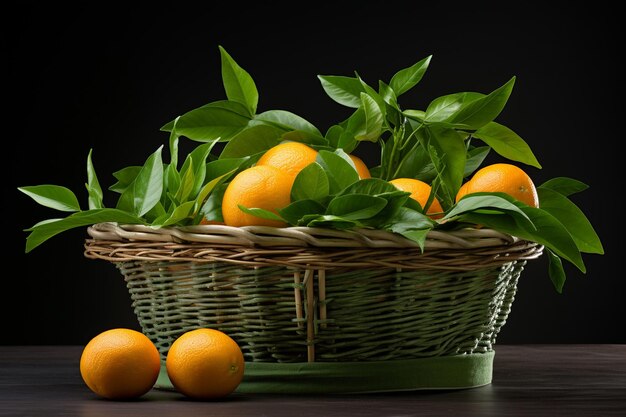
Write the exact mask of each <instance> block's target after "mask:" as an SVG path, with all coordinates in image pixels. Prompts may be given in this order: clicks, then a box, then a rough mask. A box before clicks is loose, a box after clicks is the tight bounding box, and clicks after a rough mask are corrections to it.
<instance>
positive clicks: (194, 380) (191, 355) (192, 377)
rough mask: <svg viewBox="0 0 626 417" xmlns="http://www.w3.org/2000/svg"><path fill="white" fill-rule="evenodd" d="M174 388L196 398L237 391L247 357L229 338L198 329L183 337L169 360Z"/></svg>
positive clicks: (217, 395)
mask: <svg viewBox="0 0 626 417" xmlns="http://www.w3.org/2000/svg"><path fill="white" fill-rule="evenodd" d="M166 368H167V375H168V376H169V378H170V381H171V382H172V385H174V387H175V388H176V389H177V390H178V391H180V392H182V393H183V394H185V395H187V396H188V397H192V398H203V399H208V398H220V397H225V396H226V395H228V394H230V393H231V392H233V391H234V390H235V389H236V388H237V386H238V385H239V383H240V382H241V379H242V378H243V371H244V361H243V354H242V353H241V349H240V348H239V346H238V345H237V343H236V342H235V341H234V340H233V339H231V338H230V337H229V336H228V335H226V334H224V333H222V332H220V331H218V330H213V329H197V330H192V331H189V332H187V333H185V334H183V335H182V336H180V337H179V338H178V339H176V341H174V343H173V344H172V347H171V348H170V351H169V353H168V354H167V360H166Z"/></svg>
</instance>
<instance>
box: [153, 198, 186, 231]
mask: <svg viewBox="0 0 626 417" xmlns="http://www.w3.org/2000/svg"><path fill="white" fill-rule="evenodd" d="M194 204H195V201H187V202H185V203H183V204H181V205H180V206H178V207H176V208H175V209H174V211H173V212H172V214H170V215H169V217H168V218H167V219H166V220H165V221H164V222H163V223H161V224H155V223H153V224H152V225H153V226H161V227H166V226H171V225H174V224H176V223H179V222H181V221H183V220H185V219H188V218H190V217H191V214H192V210H193V207H194Z"/></svg>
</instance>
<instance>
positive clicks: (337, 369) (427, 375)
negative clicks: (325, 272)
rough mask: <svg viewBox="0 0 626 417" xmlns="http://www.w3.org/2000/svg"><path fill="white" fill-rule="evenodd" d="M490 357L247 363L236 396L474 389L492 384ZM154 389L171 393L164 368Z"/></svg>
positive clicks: (484, 355)
mask: <svg viewBox="0 0 626 417" xmlns="http://www.w3.org/2000/svg"><path fill="white" fill-rule="evenodd" d="M493 358H494V352H493V351H492V352H487V353H474V354H471V355H458V356H441V357H432V358H423V359H410V360H395V361H378V362H314V363H269V362H247V363H246V370H245V376H244V379H243V381H242V382H241V385H239V387H238V388H237V392H241V393H256V394H321V393H326V394H329V393H332V394H338V393H365V392H384V391H413V390H425V389H430V390H438V389H463V388H474V387H480V386H483V385H487V384H489V383H491V377H492V373H493ZM155 388H158V389H169V390H171V389H173V386H172V383H171V382H170V380H169V378H168V377H167V372H166V370H165V366H162V367H161V373H160V375H159V379H158V381H157V383H156V385H155Z"/></svg>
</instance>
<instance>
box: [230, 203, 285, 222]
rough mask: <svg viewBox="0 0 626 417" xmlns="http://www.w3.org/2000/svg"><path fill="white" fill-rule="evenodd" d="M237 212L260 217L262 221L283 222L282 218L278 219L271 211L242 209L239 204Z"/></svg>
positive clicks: (254, 208)
mask: <svg viewBox="0 0 626 417" xmlns="http://www.w3.org/2000/svg"><path fill="white" fill-rule="evenodd" d="M239 210H241V211H243V212H244V213H246V214H251V215H253V216H255V217H260V218H262V219H267V220H276V221H279V222H284V221H285V219H283V218H282V217H280V216H279V215H278V214H276V213H274V212H273V211H269V210H265V209H262V208H256V207H244V206H242V205H241V204H239Z"/></svg>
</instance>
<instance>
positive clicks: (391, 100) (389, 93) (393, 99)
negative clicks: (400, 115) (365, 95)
mask: <svg viewBox="0 0 626 417" xmlns="http://www.w3.org/2000/svg"><path fill="white" fill-rule="evenodd" d="M378 94H379V95H380V96H381V97H382V99H383V101H384V102H385V103H387V104H389V105H390V106H391V107H393V108H395V109H399V108H398V96H397V95H396V92H395V91H394V90H393V88H391V87H390V86H389V85H387V84H385V83H384V82H382V81H378Z"/></svg>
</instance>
